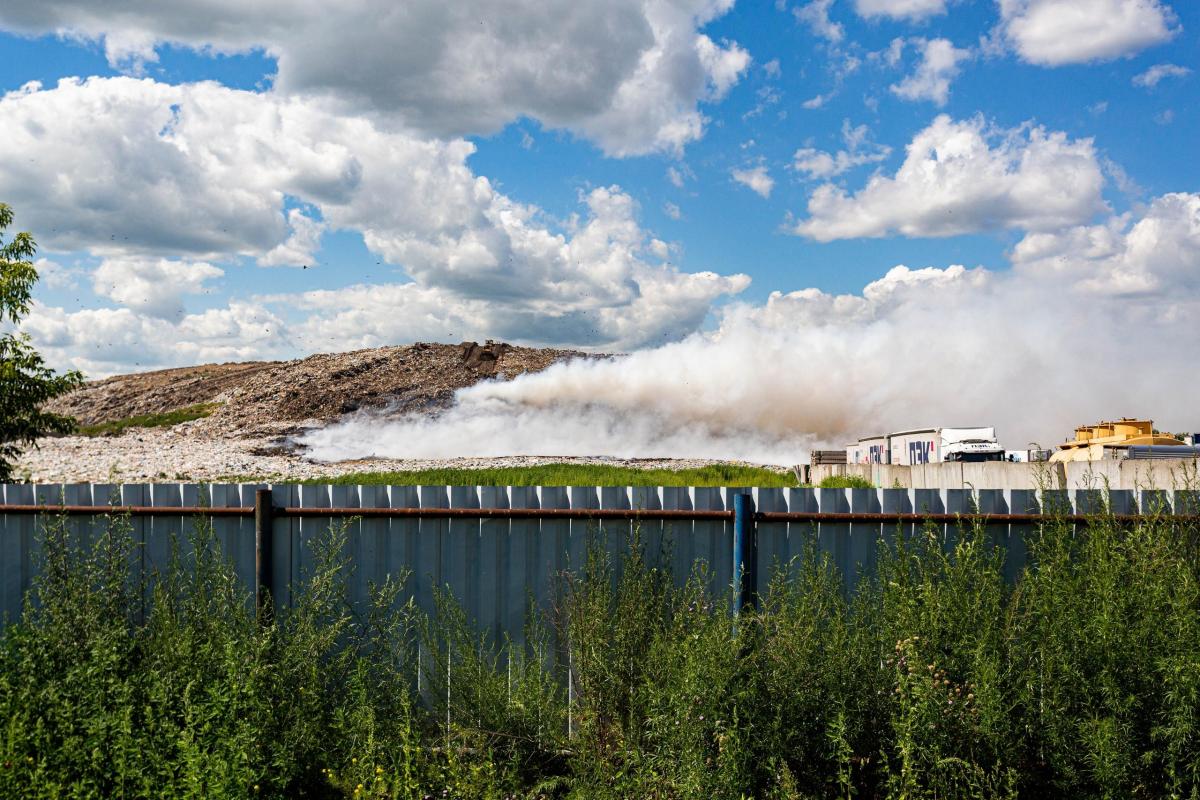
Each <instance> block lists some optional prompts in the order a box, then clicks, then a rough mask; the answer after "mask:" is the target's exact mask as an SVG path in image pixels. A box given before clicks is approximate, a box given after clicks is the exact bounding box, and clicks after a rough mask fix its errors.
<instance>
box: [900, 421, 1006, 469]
mask: <svg viewBox="0 0 1200 800" xmlns="http://www.w3.org/2000/svg"><path fill="white" fill-rule="evenodd" d="M887 439H888V450H889V452H890V454H891V460H890V462H885V463H892V464H907V465H911V464H936V463H939V462H942V461H1003V460H1004V448H1003V447H1001V446H1000V443H999V442H997V441H996V429H995V428H922V429H920V430H912V431H900V432H898V433H892V434H889V435H888V437H887Z"/></svg>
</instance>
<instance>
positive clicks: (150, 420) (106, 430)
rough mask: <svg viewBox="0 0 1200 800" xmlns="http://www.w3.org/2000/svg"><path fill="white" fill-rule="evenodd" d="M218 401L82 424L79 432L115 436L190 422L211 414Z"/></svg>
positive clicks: (85, 434) (87, 434) (215, 408)
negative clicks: (140, 429)
mask: <svg viewBox="0 0 1200 800" xmlns="http://www.w3.org/2000/svg"><path fill="white" fill-rule="evenodd" d="M220 405H221V404H220V403H197V404H196V405H194V406H186V407H184V408H177V409H175V410H174V411H166V412H164V413H162V414H139V415H138V416H136V417H126V418H125V419H115V420H111V421H109V422H101V423H98V424H96V425H83V426H80V428H79V433H80V434H81V435H83V436H117V435H119V434H121V433H124V432H125V431H127V430H128V429H130V428H166V427H170V426H172V425H178V424H179V423H181V422H191V421H192V420H196V419H203V418H204V417H207V416H211V415H212V413H213V412H214V411H216V410H217V409H218V408H219V407H220Z"/></svg>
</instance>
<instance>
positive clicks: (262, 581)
mask: <svg viewBox="0 0 1200 800" xmlns="http://www.w3.org/2000/svg"><path fill="white" fill-rule="evenodd" d="M274 511H275V507H274V505H272V503H271V490H270V489H258V490H256V491H255V492H254V584H255V585H254V590H255V591H254V595H255V597H256V598H257V601H258V614H259V619H261V620H263V621H266V620H267V619H269V618H270V615H271V612H272V611H273V608H272V605H273V604H274V601H273V599H272V597H273V595H274V592H273V591H272V588H273V587H272V586H271V531H272V528H273V527H274V526H273V524H272V522H273V518H274Z"/></svg>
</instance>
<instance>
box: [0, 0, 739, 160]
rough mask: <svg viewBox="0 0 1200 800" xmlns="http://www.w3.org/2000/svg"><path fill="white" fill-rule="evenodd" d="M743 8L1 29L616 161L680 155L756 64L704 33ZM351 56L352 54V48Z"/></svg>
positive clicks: (596, 0) (139, 4)
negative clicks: (246, 57) (192, 54)
mask: <svg viewBox="0 0 1200 800" xmlns="http://www.w3.org/2000/svg"><path fill="white" fill-rule="evenodd" d="M731 5H732V0H678V1H677V2H671V1H669V0H582V1H581V0H549V2H545V1H543V0H538V2H534V1H533V0H512V2H506V3H504V4H502V5H497V4H495V3H491V2H487V1H486V0H467V1H465V2H454V3H445V2H442V0H415V1H414V2H407V3H404V4H401V5H397V4H396V3H393V2H389V0H361V2H355V3H347V4H340V5H338V6H337V8H336V13H334V11H333V9H331V7H330V6H329V4H327V3H320V2H316V1H315V0H299V1H298V2H293V0H261V1H260V2H254V3H233V2H227V0H216V2H214V1H213V0H177V1H176V2H171V3H147V2H144V1H143V0H104V1H103V2H101V0H10V1H9V2H6V3H4V5H3V7H0V28H3V29H7V30H14V31H17V32H23V33H35V34H38V33H49V32H56V33H60V34H63V35H69V36H74V37H80V38H85V39H92V40H103V42H104V45H105V50H106V53H107V55H108V59H109V61H110V63H112V64H113V65H114V66H117V67H123V68H127V69H131V70H132V71H133V72H134V74H137V69H138V66H139V65H140V64H141V63H144V62H147V61H153V60H155V59H156V57H157V56H156V53H155V48H156V47H157V46H159V45H161V44H164V43H170V44H174V45H180V46H184V47H191V48H195V49H203V50H207V51H215V52H224V53H228V52H246V51H249V50H252V49H262V50H264V51H265V52H267V53H268V54H269V55H271V56H274V57H275V59H276V61H277V65H278V74H277V75H276V76H275V78H274V86H275V90H276V91H278V92H279V93H281V94H285V95H289V96H292V95H299V96H320V97H325V98H330V99H336V100H337V101H338V102H339V103H340V104H342V105H343V107H344V108H346V109H348V110H350V111H353V112H361V111H364V110H365V111H369V112H371V113H379V114H385V115H391V116H393V117H395V118H398V119H399V121H400V124H402V125H404V126H405V127H407V128H409V129H411V130H418V131H420V132H422V133H423V134H428V135H433V136H436V137H441V138H444V137H453V136H459V135H464V134H475V133H490V132H494V131H497V130H499V129H500V128H502V127H504V125H506V124H507V123H509V122H511V121H513V120H516V119H518V118H520V117H522V116H529V117H534V118H537V119H538V120H540V121H541V122H542V123H543V125H545V126H546V127H553V128H565V129H569V130H572V131H574V132H576V133H578V134H580V135H582V136H585V137H587V138H589V139H591V140H592V141H594V142H596V143H597V144H598V145H599V146H600V147H601V148H603V149H604V150H605V152H607V153H609V154H612V155H630V154H636V153H645V152H651V151H657V150H667V151H678V150H679V149H680V148H682V147H683V146H684V145H685V144H687V143H688V142H690V141H693V140H695V139H696V138H698V137H699V136H700V135H701V134H702V133H703V127H704V116H703V114H702V113H701V111H700V109H699V105H700V104H702V103H704V102H706V101H710V100H716V99H719V98H720V97H721V96H723V95H724V94H725V92H727V91H728V90H729V88H730V87H731V86H732V85H733V84H734V83H736V82H737V80H738V79H739V78H740V76H741V75H742V73H743V72H744V71H745V69H746V68H747V66H748V65H749V62H750V57H749V54H748V53H746V52H745V51H744V50H743V49H742V48H740V47H739V46H738V45H737V44H736V43H733V42H721V43H718V42H714V41H713V40H712V39H710V38H709V37H708V36H706V35H705V34H703V33H701V32H700V29H701V28H703V27H704V26H705V25H706V24H707V23H708V22H710V21H712V20H713V19H715V18H717V17H719V16H721V15H723V14H724V13H725V12H726V11H728V9H729V7H730V6H731ZM348 53H352V54H353V58H352V59H347V57H346V54H348Z"/></svg>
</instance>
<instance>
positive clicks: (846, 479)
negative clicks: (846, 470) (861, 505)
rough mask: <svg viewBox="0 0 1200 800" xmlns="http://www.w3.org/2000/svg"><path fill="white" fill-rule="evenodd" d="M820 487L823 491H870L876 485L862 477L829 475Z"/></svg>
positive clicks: (822, 480) (823, 479)
mask: <svg viewBox="0 0 1200 800" xmlns="http://www.w3.org/2000/svg"><path fill="white" fill-rule="evenodd" d="M819 486H820V488H822V489H870V488H872V487H873V486H874V484H873V483H871V482H870V481H869V480H867V479H866V478H864V477H862V476H861V475H827V476H825V477H824V478H822V479H821V483H820V484H819Z"/></svg>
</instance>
